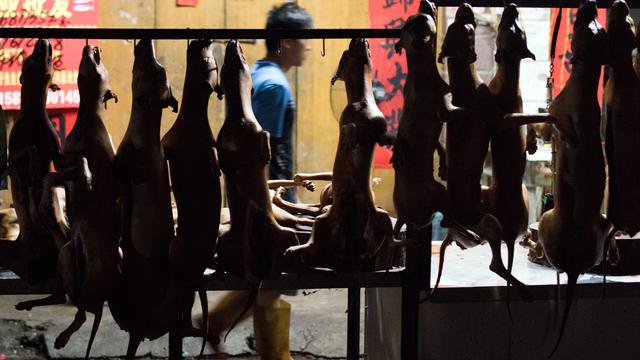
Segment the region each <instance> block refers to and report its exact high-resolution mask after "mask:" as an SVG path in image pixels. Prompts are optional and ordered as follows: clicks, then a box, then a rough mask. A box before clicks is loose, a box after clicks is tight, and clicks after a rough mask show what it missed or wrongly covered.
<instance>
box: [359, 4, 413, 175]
mask: <svg viewBox="0 0 640 360" xmlns="http://www.w3.org/2000/svg"><path fill="white" fill-rule="evenodd" d="M419 3H420V1H418V0H369V17H370V23H371V28H377V29H379V28H385V29H400V28H402V27H403V26H404V22H405V20H406V19H407V18H408V17H409V15H411V14H415V13H416V12H417V11H418V6H419ZM397 40H398V39H370V40H369V44H370V46H371V57H372V61H373V72H374V79H373V82H374V87H384V90H385V91H384V97H378V98H377V99H376V100H377V101H378V107H379V108H380V110H381V111H382V113H383V114H384V116H385V117H386V119H387V130H388V131H389V132H391V133H393V134H396V133H397V131H398V122H399V121H400V115H401V114H402V107H403V105H404V98H403V96H402V89H403V87H404V82H405V80H406V78H407V61H406V60H405V58H404V54H403V55H397V54H396V53H395V50H394V45H395V43H396V41H397ZM391 154H392V153H391V149H387V148H385V147H379V146H378V147H376V152H375V160H374V166H375V167H376V168H390V167H391V163H390V160H391Z"/></svg>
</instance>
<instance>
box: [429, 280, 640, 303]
mask: <svg viewBox="0 0 640 360" xmlns="http://www.w3.org/2000/svg"><path fill="white" fill-rule="evenodd" d="M556 286H557V285H530V286H527V289H529V290H530V291H531V294H532V295H533V300H534V301H536V300H553V299H555V298H556V291H557V289H556ZM566 286H567V285H566V284H562V285H560V287H561V289H562V291H561V295H562V296H564V294H565V292H566V290H565V288H566ZM602 296H603V285H602V284H601V283H599V284H593V283H578V286H577V290H576V298H577V299H597V298H602ZM628 297H634V298H637V297H640V283H636V282H634V283H617V282H607V288H606V298H628ZM507 299H510V300H511V301H522V297H521V296H520V294H519V293H518V291H516V290H515V289H514V288H513V287H512V288H511V291H510V294H509V295H507V287H506V286H482V287H443V288H438V290H437V291H436V293H435V294H434V296H433V298H431V300H430V301H431V302H434V303H459V302H502V301H507Z"/></svg>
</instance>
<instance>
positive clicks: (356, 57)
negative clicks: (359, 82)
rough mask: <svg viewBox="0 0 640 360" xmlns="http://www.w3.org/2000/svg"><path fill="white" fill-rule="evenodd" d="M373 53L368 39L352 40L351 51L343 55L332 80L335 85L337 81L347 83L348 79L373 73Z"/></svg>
mask: <svg viewBox="0 0 640 360" xmlns="http://www.w3.org/2000/svg"><path fill="white" fill-rule="evenodd" d="M371 67H372V65H371V51H370V50H369V42H368V41H367V40H366V39H362V38H356V39H351V42H350V43H349V49H348V50H345V51H344V52H343V53H342V57H341V58H340V63H339V64H338V70H336V73H335V75H334V76H333V78H331V84H332V85H333V84H334V83H335V82H336V81H337V80H343V81H346V80H347V78H348V77H351V76H353V77H356V78H360V77H362V76H363V75H364V73H365V72H370V71H371Z"/></svg>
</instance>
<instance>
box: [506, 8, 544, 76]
mask: <svg viewBox="0 0 640 360" xmlns="http://www.w3.org/2000/svg"><path fill="white" fill-rule="evenodd" d="M496 46H497V48H498V49H497V51H496V62H497V63H499V62H501V61H502V60H503V59H505V58H506V59H513V60H516V61H517V60H520V59H525V58H530V59H533V60H535V59H536V56H535V55H533V53H532V52H531V51H529V49H528V48H527V35H526V34H525V32H524V30H523V29H522V26H520V22H519V21H518V7H517V6H516V5H515V4H509V5H507V6H505V8H504V11H503V12H502V18H501V19H500V25H498V36H497V38H496Z"/></svg>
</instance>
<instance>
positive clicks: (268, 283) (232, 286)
mask: <svg viewBox="0 0 640 360" xmlns="http://www.w3.org/2000/svg"><path fill="white" fill-rule="evenodd" d="M402 271H403V268H398V269H393V270H390V271H388V272H385V271H379V272H373V273H360V274H358V275H354V274H329V273H327V274H321V273H319V274H304V275H298V274H284V275H282V276H281V277H280V278H278V279H274V280H265V281H264V282H263V284H262V287H261V288H262V289H265V290H274V289H278V290H284V289H343V288H344V289H346V288H349V287H361V288H381V287H401V286H402ZM206 278H207V279H206V281H205V283H204V288H205V289H206V290H246V289H248V288H249V286H250V284H249V283H248V282H247V281H246V280H244V279H242V278H239V277H237V276H233V275H216V274H215V273H213V274H211V275H207V276H206ZM53 288H54V282H53V281H51V282H49V283H47V284H45V285H43V286H33V285H29V284H28V283H27V282H25V281H22V280H20V278H18V276H16V274H14V273H12V272H10V271H8V270H0V295H19V294H45V293H51V292H52V291H53Z"/></svg>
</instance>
